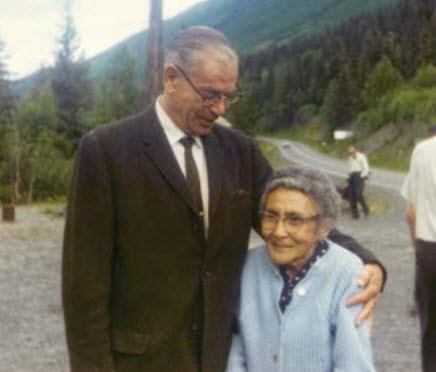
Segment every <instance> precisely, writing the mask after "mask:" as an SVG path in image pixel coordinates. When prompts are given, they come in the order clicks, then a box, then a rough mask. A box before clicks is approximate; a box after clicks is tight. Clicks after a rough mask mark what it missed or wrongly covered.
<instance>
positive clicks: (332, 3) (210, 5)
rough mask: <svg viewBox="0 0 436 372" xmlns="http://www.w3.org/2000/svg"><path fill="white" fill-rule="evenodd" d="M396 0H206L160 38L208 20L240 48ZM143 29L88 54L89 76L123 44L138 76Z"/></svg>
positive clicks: (309, 31)
mask: <svg viewBox="0 0 436 372" xmlns="http://www.w3.org/2000/svg"><path fill="white" fill-rule="evenodd" d="M395 1H397V0H367V1H361V0H275V1H271V0H238V1H234V0H208V1H205V2H203V3H200V4H198V5H196V6H194V7H192V8H190V9H189V10H187V11H185V12H184V13H181V14H179V15H178V16H176V17H174V18H172V19H170V20H167V21H166V22H165V23H164V40H166V39H168V37H169V36H171V35H172V34H174V33H175V32H176V31H178V30H179V29H181V28H183V27H186V26H190V25H208V26H211V27H214V28H217V29H218V30H221V31H223V32H224V33H225V34H226V35H228V37H229V38H230V40H231V41H232V43H233V45H234V46H235V48H236V49H237V50H238V51H239V52H240V53H241V54H247V53H250V52H254V51H257V50H259V49H264V48H267V47H268V46H270V45H274V44H287V43H290V42H292V41H295V40H298V39H302V38H305V37H309V36H314V35H316V34H318V33H320V32H321V31H323V30H325V29H326V28H328V27H333V26H337V25H339V24H341V23H342V22H344V21H346V20H348V19H350V18H352V17H355V16H358V15H362V14H364V13H368V12H372V11H374V10H376V9H379V8H381V7H384V6H386V5H387V4H389V3H392V2H395ZM146 41H147V30H144V31H142V32H140V33H137V34H135V35H133V36H131V37H129V38H128V39H126V40H124V41H123V42H121V43H118V44H116V45H114V46H113V47H112V48H110V49H108V50H106V51H105V52H103V53H101V54H99V55H97V56H95V57H93V58H91V59H90V60H89V61H88V62H89V66H90V75H91V78H92V80H93V81H97V80H99V79H100V78H101V77H102V76H104V74H105V71H106V69H107V65H108V62H109V61H110V60H111V58H112V57H113V56H114V55H116V53H117V52H119V51H120V50H121V49H123V48H127V50H128V51H129V53H131V54H132V56H133V57H134V58H135V60H136V66H137V76H138V79H143V77H144V72H145V71H144V70H145V58H146V52H145V50H146ZM34 82H35V76H34V75H30V76H28V77H25V78H23V79H21V80H18V81H16V82H14V84H13V88H14V91H15V93H16V94H17V95H19V96H22V94H23V93H24V92H25V91H27V90H28V89H29V88H30V87H31V86H32V85H33V84H34Z"/></svg>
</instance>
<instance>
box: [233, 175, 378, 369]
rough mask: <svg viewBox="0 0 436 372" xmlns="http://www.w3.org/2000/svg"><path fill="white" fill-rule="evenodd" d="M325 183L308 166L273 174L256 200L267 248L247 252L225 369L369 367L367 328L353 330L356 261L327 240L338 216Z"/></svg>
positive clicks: (330, 189)
mask: <svg viewBox="0 0 436 372" xmlns="http://www.w3.org/2000/svg"><path fill="white" fill-rule="evenodd" d="M338 206H339V197H338V194H337V192H336V190H335V188H334V186H333V184H332V182H331V180H330V179H329V178H328V177H327V176H326V175H324V174H323V173H321V172H319V171H316V170H313V169H309V168H288V169H285V170H282V171H279V172H277V173H276V174H275V175H274V176H273V178H272V179H271V181H270V182H269V184H268V185H267V186H266V189H265V192H264V194H263V197H262V200H261V205H260V211H261V212H260V221H261V232H262V235H263V238H264V239H265V242H266V246H261V247H258V248H256V249H254V250H252V251H250V252H249V254H248V256H247V260H246V263H245V267H244V269H243V274H242V284H241V300H240V309H239V314H238V328H239V333H238V334H237V335H235V336H234V339H233V342H232V348H231V352H230V358H229V362H228V367H227V371H228V372H236V371H250V372H255V371H259V372H274V371H295V372H311V371H313V372H324V371H326V372H327V371H344V372H363V371H364V372H369V371H374V370H375V369H374V366H373V364H372V357H371V345H370V340H369V337H368V329H367V325H366V324H365V323H363V324H362V325H361V326H360V327H359V328H356V327H355V325H354V322H353V319H354V317H355V316H356V314H357V313H358V311H359V310H360V306H354V307H347V306H346V304H345V302H346V299H348V298H349V297H350V296H351V295H353V294H355V293H356V292H357V291H358V288H357V286H356V284H355V281H356V277H357V276H358V275H359V273H360V271H361V270H362V265H363V264H362V262H361V260H360V259H359V258H358V257H357V256H355V255H354V254H353V253H350V252H349V251H347V250H346V249H344V248H342V247H340V246H338V245H336V244H334V243H333V242H331V241H329V240H326V236H327V235H328V233H329V231H330V229H331V228H332V227H333V224H334V221H335V219H336V217H337V214H338V210H339V208H338Z"/></svg>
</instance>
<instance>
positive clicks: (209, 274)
mask: <svg viewBox="0 0 436 372" xmlns="http://www.w3.org/2000/svg"><path fill="white" fill-rule="evenodd" d="M203 278H204V279H206V280H207V279H210V278H212V273H211V272H210V271H208V270H205V271H204V272H203Z"/></svg>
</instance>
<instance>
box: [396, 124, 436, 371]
mask: <svg viewBox="0 0 436 372" xmlns="http://www.w3.org/2000/svg"><path fill="white" fill-rule="evenodd" d="M429 134H430V138H428V139H426V140H424V141H422V142H421V143H419V144H418V145H417V146H416V147H415V149H414V150H413V153H412V158H411V161H410V170H409V174H408V175H407V177H406V180H405V181H404V185H403V187H402V189H401V194H402V195H403V196H404V197H405V198H406V200H407V212H406V216H407V222H408V224H409V230H410V236H411V238H412V244H413V247H414V248H415V251H416V282H415V284H416V298H417V302H418V311H419V318H420V323H421V355H422V367H423V371H424V372H434V371H436V353H435V350H436V126H433V127H431V128H430V129H429Z"/></svg>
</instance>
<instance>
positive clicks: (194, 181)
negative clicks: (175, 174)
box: [180, 136, 203, 219]
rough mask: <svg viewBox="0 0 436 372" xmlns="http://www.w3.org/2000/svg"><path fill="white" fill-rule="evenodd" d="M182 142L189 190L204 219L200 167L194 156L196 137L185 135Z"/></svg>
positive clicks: (196, 207) (199, 213)
mask: <svg viewBox="0 0 436 372" xmlns="http://www.w3.org/2000/svg"><path fill="white" fill-rule="evenodd" d="M180 143H181V144H182V145H183V147H184V148H185V167H186V181H187V182H188V186H189V190H190V191H191V196H192V200H193V202H194V206H195V209H196V210H197V212H198V215H199V216H200V217H201V218H202V219H203V201H202V199H201V189H200V178H199V176H198V169H197V166H196V165H195V161H194V157H193V156H192V145H193V144H194V138H192V137H191V136H186V137H183V138H182V139H181V140H180Z"/></svg>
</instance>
